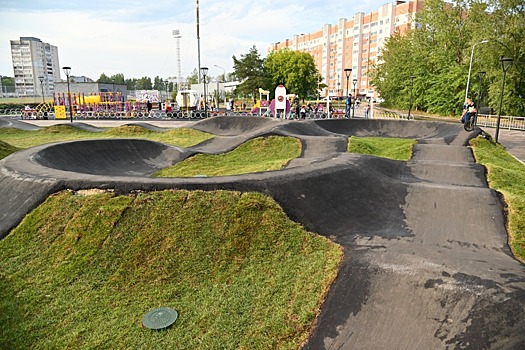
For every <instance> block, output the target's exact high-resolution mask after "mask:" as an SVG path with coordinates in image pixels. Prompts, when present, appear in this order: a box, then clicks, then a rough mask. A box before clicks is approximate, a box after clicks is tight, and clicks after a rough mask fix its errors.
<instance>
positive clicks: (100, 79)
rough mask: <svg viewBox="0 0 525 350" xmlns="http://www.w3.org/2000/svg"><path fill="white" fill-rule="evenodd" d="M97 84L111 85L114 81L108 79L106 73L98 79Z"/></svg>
mask: <svg viewBox="0 0 525 350" xmlns="http://www.w3.org/2000/svg"><path fill="white" fill-rule="evenodd" d="M97 83H101V84H110V83H112V81H111V78H110V77H108V76H107V75H106V74H105V73H102V74H100V77H99V78H98V79H97Z"/></svg>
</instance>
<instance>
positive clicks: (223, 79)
mask: <svg viewBox="0 0 525 350" xmlns="http://www.w3.org/2000/svg"><path fill="white" fill-rule="evenodd" d="M214 66H215V67H217V68H219V69H222V84H223V85H224V84H225V83H226V70H225V69H224V68H222V67H221V66H218V65H216V64H214ZM218 84H219V82H218V80H217V96H219V85H218ZM221 95H222V94H221ZM224 104H226V96H224ZM217 108H219V97H217Z"/></svg>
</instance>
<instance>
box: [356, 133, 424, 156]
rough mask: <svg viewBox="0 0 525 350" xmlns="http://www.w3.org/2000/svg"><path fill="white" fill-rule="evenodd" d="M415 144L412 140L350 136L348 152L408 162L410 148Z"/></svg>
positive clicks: (410, 153) (410, 154)
mask: <svg viewBox="0 0 525 350" xmlns="http://www.w3.org/2000/svg"><path fill="white" fill-rule="evenodd" d="M416 143H417V141H416V140H414V139H401V138H387V137H355V136H351V137H350V140H349V142H348V152H351V153H359V154H369V155H374V156H377V157H383V158H389V159H394V160H409V159H410V158H411V157H412V148H413V146H414V145H415V144H416Z"/></svg>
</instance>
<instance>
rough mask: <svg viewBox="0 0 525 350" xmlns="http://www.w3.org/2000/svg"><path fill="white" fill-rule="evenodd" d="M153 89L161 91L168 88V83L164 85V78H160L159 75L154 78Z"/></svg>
mask: <svg viewBox="0 0 525 350" xmlns="http://www.w3.org/2000/svg"><path fill="white" fill-rule="evenodd" d="M153 90H160V91H164V90H166V85H164V80H162V78H160V77H159V76H158V75H157V76H156V77H155V79H154V80H153Z"/></svg>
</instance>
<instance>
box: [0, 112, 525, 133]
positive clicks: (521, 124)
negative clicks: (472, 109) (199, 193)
mask: <svg viewBox="0 0 525 350" xmlns="http://www.w3.org/2000/svg"><path fill="white" fill-rule="evenodd" d="M350 113H352V111H350ZM217 115H230V116H253V115H254V114H252V113H251V112H232V111H227V112H218V111H213V110H210V111H208V116H209V117H213V116H217ZM0 116H7V117H11V118H16V119H45V118H46V117H47V118H48V119H55V114H54V112H53V111H49V112H47V113H46V114H44V112H41V111H34V110H31V111H26V110H24V109H22V108H10V109H3V110H0ZM68 117H69V116H68ZM354 117H355V118H365V110H364V108H356V109H355V111H354ZM73 118H74V119H84V120H85V119H204V118H206V115H205V113H204V111H202V110H197V111H173V112H165V111H159V110H152V111H151V112H150V113H147V112H125V111H120V112H112V111H99V112H92V111H84V112H78V113H76V114H75V115H73ZM306 118H307V119H325V118H328V114H327V113H326V112H318V113H313V112H307V113H306ZM330 118H344V111H342V110H338V111H336V112H335V113H331V114H330ZM369 118H372V119H400V120H413V119H414V116H413V115H411V116H410V118H409V117H408V115H406V114H402V113H398V112H392V111H383V110H379V109H378V110H374V112H373V115H372V113H371V114H370V115H369ZM286 119H296V118H295V116H294V115H288V116H287V118H286ZM497 122H498V116H497V115H490V114H478V116H477V125H478V126H480V127H485V128H487V127H488V128H495V127H496V125H497ZM500 128H502V129H509V130H525V117H513V116H501V119H500Z"/></svg>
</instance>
